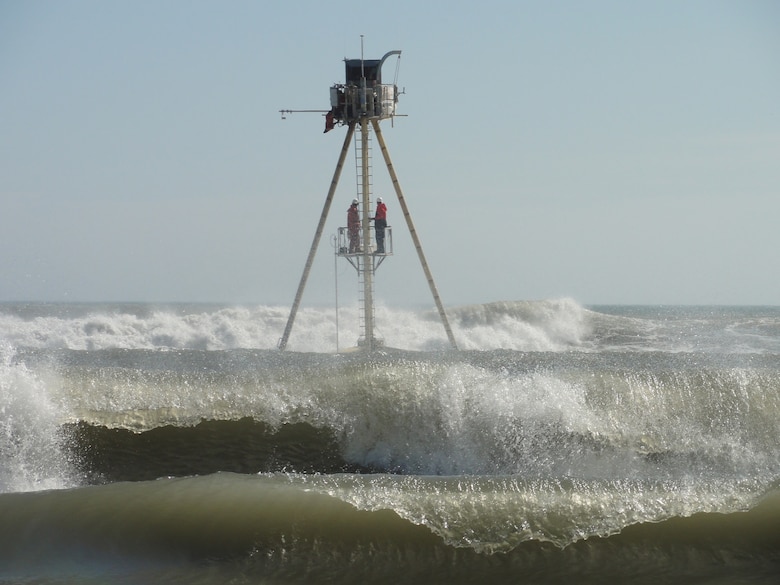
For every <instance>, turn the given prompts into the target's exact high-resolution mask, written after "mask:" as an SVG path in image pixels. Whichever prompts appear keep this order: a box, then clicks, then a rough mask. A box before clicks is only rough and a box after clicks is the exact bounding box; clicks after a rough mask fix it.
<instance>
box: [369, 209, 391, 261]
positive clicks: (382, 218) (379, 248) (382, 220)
mask: <svg viewBox="0 0 780 585" xmlns="http://www.w3.org/2000/svg"><path fill="white" fill-rule="evenodd" d="M371 219H373V220H374V229H375V230H376V253H377V254H384V253H385V228H386V227H387V205H385V203H384V201H382V198H381V197H377V198H376V213H374V217H372V218H371Z"/></svg>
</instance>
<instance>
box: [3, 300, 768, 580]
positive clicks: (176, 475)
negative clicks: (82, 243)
mask: <svg viewBox="0 0 780 585" xmlns="http://www.w3.org/2000/svg"><path fill="white" fill-rule="evenodd" d="M288 311H289V308H288V307H278V306H240V307H235V306H224V305H184V304H170V305H164V306H163V305H151V304H77V303H72V304H45V303H4V304H0V583H3V584H6V583H8V584H10V583H14V584H16V583H30V584H32V583H35V584H50V583H52V584H54V583H56V584H85V583H89V584H93V583H95V584H96V583H123V584H124V583H132V584H135V583H138V584H142V583H143V584H156V583H166V584H167V583H188V584H189V583H194V584H201V583H202V584H216V583H219V584H224V583H231V584H242V583H253V584H254V583H257V584H274V585H284V584H293V583H335V584H350V583H361V584H363V583H366V582H371V583H374V584H380V583H399V584H401V583H403V584H418V583H419V584H435V583H442V584H443V583H447V584H459V583H477V582H480V583H482V582H484V583H512V584H524V583H533V584H551V583H561V584H563V583H566V584H571V583H599V584H603V583H609V584H615V583H620V584H623V583H626V584H640V583H642V584H644V583H647V584H650V583H652V584H657V583H680V584H683V583H685V584H689V583H696V584H703V583H706V584H718V585H734V584H743V583H751V584H752V583H758V584H770V583H771V584H773V585H774V584H775V583H777V582H778V580H779V579H780V307H687V306H685V307H675V306H642V307H639V306H636V307H635V306H593V307H585V306H582V305H581V304H579V303H577V302H575V301H573V300H570V299H555V300H546V301H535V302H520V301H517V302H513V301H506V302H495V303H487V304H479V305H470V306H461V307H452V308H449V309H448V316H449V319H450V322H451V324H452V328H453V331H454V333H455V337H456V339H457V341H458V344H459V346H460V350H459V351H452V350H450V349H449V347H448V342H447V338H446V335H445V332H444V330H443V327H442V326H441V323H440V322H439V321H438V316H437V314H436V312H435V311H434V310H432V309H431V310H429V309H399V308H391V307H385V306H380V307H377V311H376V327H377V333H378V334H379V335H380V336H381V337H382V338H383V339H384V342H385V347H384V348H382V349H381V350H379V351H376V352H373V353H371V354H364V353H361V352H350V351H344V350H347V349H348V348H349V347H350V346H351V345H354V343H355V341H356V340H357V337H358V334H359V331H358V315H357V309H356V308H355V309H354V310H353V309H351V308H347V307H344V308H342V309H341V310H340V311H339V315H338V319H337V318H336V311H335V310H334V309H333V308H323V307H317V308H304V309H302V310H301V311H300V312H299V314H298V318H297V320H296V324H295V327H294V329H293V331H292V335H291V337H290V340H289V343H288V346H287V351H284V352H282V351H279V350H277V349H276V346H277V343H278V341H279V338H280V336H281V334H282V332H283V329H284V324H285V322H286V319H287V315H288ZM337 323H338V332H337V330H336V324H337ZM337 349H339V350H341V351H338V352H337V351H336V350H337Z"/></svg>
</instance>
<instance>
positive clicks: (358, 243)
mask: <svg viewBox="0 0 780 585" xmlns="http://www.w3.org/2000/svg"><path fill="white" fill-rule="evenodd" d="M392 55H398V57H399V58H400V55H401V51H390V52H388V53H386V54H385V55H384V56H383V57H382V58H381V59H375V60H365V59H363V58H361V59H345V64H346V81H345V83H343V84H336V85H334V86H333V87H331V88H330V105H331V109H330V110H326V111H324V112H325V132H328V131H329V130H332V129H333V128H335V127H336V126H346V127H347V135H346V136H345V138H344V144H343V146H342V148H341V154H340V155H339V159H338V163H337V164H336V170H335V172H334V173H333V180H332V181H331V183H330V189H329V190H328V196H327V198H326V199H325V205H324V206H323V209H322V214H321V215H320V221H319V223H318V225H317V230H316V231H315V234H314V241H313V242H312V245H311V248H310V249H309V255H308V257H307V259H306V265H305V266H304V269H303V275H302V276H301V281H300V283H299V284H298V290H297V292H296V293H295V300H294V301H293V305H292V309H291V310H290V316H289V318H288V319H287V325H286V326H285V328H284V334H283V335H282V337H281V339H280V340H279V349H281V350H284V349H286V347H287V341H288V339H289V337H290V333H291V331H292V327H293V323H294V322H295V316H296V314H297V312H298V307H299V306H300V303H301V298H302V296H303V291H304V289H305V288H306V281H307V280H308V278H309V272H310V270H311V266H312V263H313V262H314V256H315V254H316V252H317V247H318V246H319V243H320V239H321V237H322V231H323V229H324V227H325V220H326V219H327V216H328V212H329V211H330V206H331V203H332V202H333V196H334V194H335V192H336V187H337V186H338V182H339V178H340V176H341V171H342V169H343V167H344V161H345V159H346V157H347V152H348V151H349V147H350V144H351V142H352V140H353V137H354V139H355V160H356V168H357V183H358V197H357V198H356V200H357V202H358V204H359V206H360V207H359V209H360V212H359V218H360V225H359V228H357V230H355V227H354V226H352V229H350V227H351V226H347V227H343V228H339V235H338V238H337V244H336V253H337V254H338V255H339V256H341V257H343V258H345V259H346V260H347V261H348V262H349V263H350V264H351V265H352V266H353V267H354V268H355V269H356V271H357V275H358V281H359V282H360V284H361V289H362V298H361V303H362V307H361V309H362V310H361V335H360V338H359V339H358V346H359V347H361V348H363V349H365V350H367V351H371V350H373V349H376V348H377V347H379V346H381V345H382V340H381V339H378V338H377V337H375V335H374V275H375V273H376V270H377V269H378V268H379V266H380V265H381V264H382V262H384V260H385V259H386V258H387V257H388V256H390V255H392V253H393V247H392V229H391V228H389V227H388V228H386V230H385V241H384V242H383V244H384V246H383V247H377V246H376V242H374V241H373V239H372V229H371V213H370V210H371V205H372V201H371V187H372V180H371V177H372V174H371V173H372V169H371V132H372V131H373V134H374V136H375V137H376V141H377V143H378V144H379V147H380V149H381V151H382V157H383V159H384V161H385V165H386V166H387V170H388V172H389V173H390V179H391V180H392V183H393V188H394V190H395V194H396V196H397V197H398V204H399V206H400V208H401V211H402V212H403V216H404V219H405V220H406V225H407V227H408V228H409V233H410V235H411V236H412V241H413V242H414V246H415V248H416V249H417V256H418V258H419V260H420V264H421V265H422V268H423V271H424V272H425V277H426V279H427V280H428V287H429V288H430V290H431V294H432V295H433V300H434V302H435V303H436V308H437V309H438V311H439V316H440V318H441V321H442V324H443V325H444V329H445V331H446V333H447V338H448V339H449V342H450V345H451V346H452V348H453V349H457V344H456V343H455V337H454V335H453V334H452V329H451V328H450V324H449V321H448V320H447V314H446V313H445V311H444V305H442V302H441V298H440V297H439V292H438V290H437V288H436V283H435V282H434V280H433V276H432V274H431V271H430V268H429V267H428V262H427V260H426V259H425V254H424V253H423V249H422V245H421V244H420V239H419V237H418V236H417V230H416V229H415V227H414V223H413V221H412V216H411V214H410V213H409V208H408V206H407V205H406V199H405V197H404V194H403V191H402V190H401V184H400V183H399V182H398V177H397V176H396V173H395V169H394V168H393V163H392V161H391V160H390V153H389V152H388V150H387V145H386V144H385V140H384V137H383V136H382V131H381V130H380V128H379V122H380V121H381V120H385V119H387V118H392V117H393V116H394V115H395V109H396V105H397V103H398V87H397V86H396V85H395V82H394V83H382V65H384V63H385V61H386V60H387V59H388V57H391V56H392ZM293 111H294V110H282V115H284V114H285V113H287V112H293ZM305 111H319V110H305ZM356 131H357V133H356Z"/></svg>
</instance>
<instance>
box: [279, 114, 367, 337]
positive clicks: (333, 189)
mask: <svg viewBox="0 0 780 585" xmlns="http://www.w3.org/2000/svg"><path fill="white" fill-rule="evenodd" d="M354 132H355V122H350V124H349V128H348V129H347V136H346V137H345V138H344V146H342V147H341V154H340V155H339V161H338V163H337V164H336V170H335V171H334V173H333V180H332V181H331V182H330V190H328V196H327V198H326V199H325V205H324V206H323V208H322V214H321V215H320V222H319V224H317V231H316V233H315V234H314V241H313V242H312V244H311V248H310V249H309V256H308V258H306V266H305V267H304V268H303V275H302V276H301V282H300V283H299V284H298V291H297V292H296V293H295V300H294V301H293V305H292V309H290V316H289V317H288V319H287V325H286V326H285V328H284V334H283V335H282V338H281V339H280V340H279V349H281V350H284V349H285V348H286V347H287V340H288V339H289V338H290V332H291V331H292V327H293V323H294V322H295V315H296V314H297V313H298V307H299V306H300V304H301V298H302V297H303V289H304V288H306V281H307V280H308V279H309V272H310V271H311V265H312V263H313V262H314V255H315V254H316V253H317V246H319V243H320V238H321V237H322V230H323V229H324V228H325V220H326V219H327V217H328V212H329V211H330V205H331V203H332V202H333V195H334V194H335V193H336V187H337V186H338V184H339V177H340V176H341V169H342V168H343V167H344V160H345V159H346V157H347V152H349V146H350V141H351V140H352V135H353V134H354Z"/></svg>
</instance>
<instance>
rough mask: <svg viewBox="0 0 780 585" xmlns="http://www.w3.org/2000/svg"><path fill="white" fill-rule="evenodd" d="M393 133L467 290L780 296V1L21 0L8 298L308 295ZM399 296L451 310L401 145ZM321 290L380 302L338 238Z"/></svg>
mask: <svg viewBox="0 0 780 585" xmlns="http://www.w3.org/2000/svg"><path fill="white" fill-rule="evenodd" d="M361 42H362V47H363V48H362V50H363V54H364V56H365V58H366V59H378V58H380V57H381V56H382V55H384V54H385V53H386V52H388V51H391V50H401V51H402V55H401V58H400V60H397V59H395V58H392V59H389V60H388V61H387V63H386V64H385V68H384V79H385V81H387V80H388V79H392V78H394V77H395V75H396V69H397V83H398V86H399V90H402V91H403V94H402V95H401V96H400V100H399V103H398V113H399V114H402V115H399V116H398V117H396V118H395V119H394V120H392V121H390V120H387V121H384V122H382V132H383V136H384V138H385V141H386V142H387V146H388V149H389V153H390V156H391V157H392V160H393V165H394V168H395V170H396V172H397V174H398V178H399V182H400V185H401V187H402V189H403V193H404V196H405V198H406V200H407V203H408V205H409V209H410V212H411V215H412V218H413V220H414V224H415V226H416V229H417V233H418V235H419V236H420V240H421V242H422V245H423V248H424V250H425V254H426V257H427V260H428V264H429V265H430V268H431V270H432V273H433V276H434V279H435V281H436V284H437V286H438V289H439V292H440V294H441V298H442V301H443V302H444V304H445V305H446V306H457V305H463V304H472V303H487V302H492V301H502V300H539V299H554V298H571V299H574V300H576V301H578V302H580V303H582V304H586V305H599V304H628V305H634V304H663V305H677V304H705V305H707V304H712V305H724V304H725V305H778V304H780V269H778V266H780V262H779V260H780V228H778V221H779V220H780V2H775V1H773V0H739V1H737V0H732V1H722V0H686V1H678V0H673V1H672V0H658V1H654V2H623V1H617V0H616V1H609V0H594V1H590V2H585V1H579V0H570V1H566V0H557V1H556V0H553V1H523V0H506V1H503V0H482V1H481V2H473V1H472V2H463V1H459V0H447V1H441V2H439V1H420V0H414V1H407V0H399V1H396V2H369V3H358V2H344V1H341V0H333V1H330V2H320V1H294V0H290V1H287V2H260V1H253V2H246V1H231V2H216V1H214V2H206V1H189V0H188V1H181V0H169V1H166V2H151V1H146V0H132V1H122V0H117V1H112V2H104V1H98V0H94V1H87V0H84V1H76V0H62V1H54V0H51V1H43V0H29V1H20V0H0V112H2V114H0V205H1V206H0V210H1V211H0V301H52V302H62V301H73V302H99V301H106V302H122V301H128V302H152V303H156V302H160V303H163V302H166V303H167V302H216V303H235V304H269V305H282V306H284V305H290V304H291V303H292V301H293V298H294V295H295V291H296V288H297V286H298V282H299V280H300V277H301V273H302V271H303V267H304V263H305V260H306V256H307V253H308V251H309V248H310V246H311V243H312V238H313V236H314V232H315V228H316V226H317V222H318V220H319V217H320V214H321V213H322V210H323V204H324V202H325V198H326V195H327V192H328V188H329V186H330V182H331V179H332V177H333V172H334V169H335V165H336V162H337V159H338V155H339V151H340V149H341V146H342V143H343V140H344V135H345V132H346V129H345V128H343V127H342V128H337V129H336V130H334V131H332V132H329V133H327V134H325V133H323V131H322V130H323V127H324V120H323V118H322V115H321V114H319V113H296V114H292V115H288V116H287V117H286V119H282V116H281V115H280V113H279V110H281V109H327V108H329V105H330V104H329V88H330V87H331V86H332V85H333V84H335V83H340V82H343V81H344V63H343V60H344V58H359V57H360V56H361ZM373 163H374V164H373V168H372V174H373V194H374V196H376V195H381V196H383V197H384V199H385V201H386V203H387V205H388V220H389V223H390V225H391V226H392V227H393V236H394V255H393V256H392V257H389V258H388V259H387V260H386V261H385V262H384V263H383V264H382V266H381V267H380V268H379V270H378V271H377V275H376V292H375V296H376V299H377V302H379V303H384V304H386V305H389V306H427V305H432V300H431V295H430V292H429V289H428V285H427V282H426V280H425V276H424V274H423V271H422V268H421V267H420V263H419V261H418V259H417V255H416V253H415V250H414V247H413V245H412V240H411V238H410V237H409V234H408V230H407V229H406V225H405V222H404V221H403V218H402V215H401V213H400V208H399V205H398V201H397V200H396V198H395V193H394V191H393V188H392V184H391V181H390V178H389V175H388V173H387V169H386V168H385V166H384V164H383V161H382V158H381V156H380V155H379V150H378V148H377V149H376V153H375V156H374V160H373ZM354 167H355V164H354V155H353V154H352V153H350V155H349V156H348V157H347V164H346V166H345V169H344V172H343V174H342V177H341V181H340V183H339V187H338V190H337V192H336V196H335V201H334V204H333V207H332V208H331V212H330V214H329V216H328V221H327V223H326V227H325V232H324V235H323V238H322V242H321V244H320V246H319V249H318V252H317V256H316V259H315V263H314V267H313V270H312V274H311V277H310V279H309V282H308V285H307V288H306V292H305V294H304V297H303V306H306V305H307V304H309V305H327V304H328V303H332V302H333V301H334V299H335V294H336V292H335V291H336V288H338V291H339V293H338V294H339V297H340V299H341V300H340V302H342V303H349V302H352V300H353V299H355V298H357V294H358V292H357V291H358V283H357V278H356V274H355V270H354V269H353V268H352V267H351V266H350V265H348V264H347V262H346V261H345V260H344V259H340V260H339V261H338V262H336V258H335V257H334V251H333V247H332V244H331V235H332V234H334V233H335V232H336V230H337V228H338V227H339V226H343V225H345V224H346V210H347V208H348V207H349V203H350V201H351V200H352V198H353V197H355V196H356V195H357V187H356V177H355V168H354Z"/></svg>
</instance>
